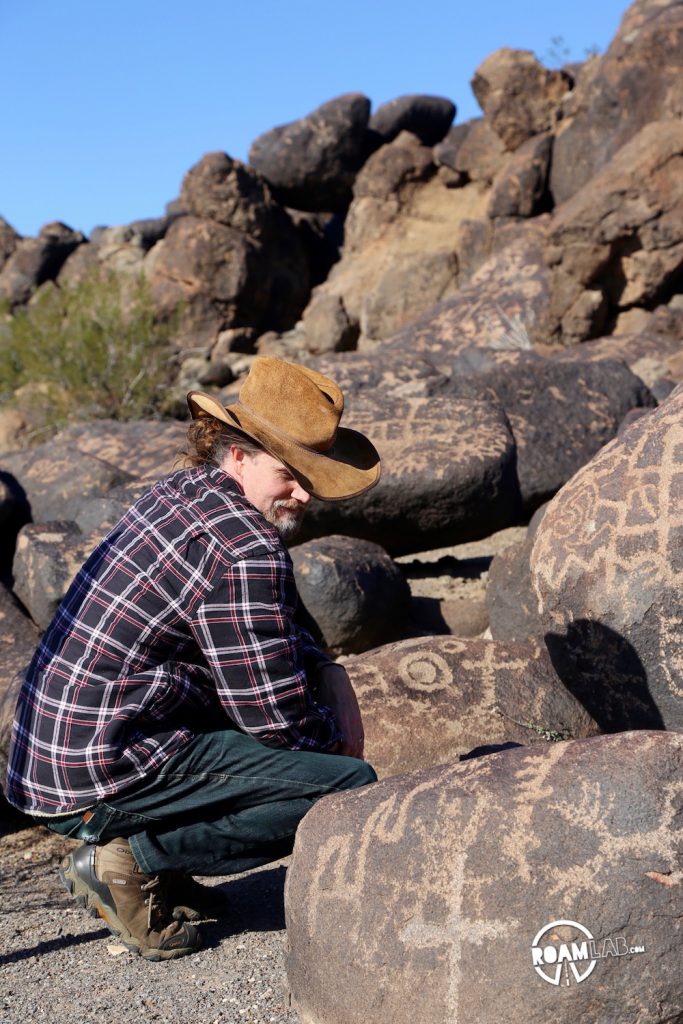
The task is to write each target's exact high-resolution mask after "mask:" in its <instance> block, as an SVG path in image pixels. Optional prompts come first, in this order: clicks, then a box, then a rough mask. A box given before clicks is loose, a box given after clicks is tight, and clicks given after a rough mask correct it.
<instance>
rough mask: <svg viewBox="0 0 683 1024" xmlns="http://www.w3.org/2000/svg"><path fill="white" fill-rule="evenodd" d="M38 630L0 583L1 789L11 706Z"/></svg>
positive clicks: (11, 715)
mask: <svg viewBox="0 0 683 1024" xmlns="http://www.w3.org/2000/svg"><path fill="white" fill-rule="evenodd" d="M39 639H40V630H39V629H38V628H37V627H36V626H35V624H34V623H33V622H32V621H31V620H30V619H29V618H28V616H27V615H24V614H23V612H22V611H21V609H20V608H19V605H18V604H17V602H16V601H15V600H14V598H13V597H12V595H11V593H10V592H9V591H8V590H6V589H5V588H4V587H2V586H0V789H1V788H2V786H3V785H4V781H5V771H6V769H7V753H8V750H9V741H10V737H11V734H12V722H13V720H14V708H15V705H16V702H17V697H18V696H19V687H20V686H21V682H22V679H23V670H24V668H25V667H26V666H27V665H28V663H29V662H30V660H31V658H32V657H33V652H34V651H35V649H36V647H37V646H38V641H39Z"/></svg>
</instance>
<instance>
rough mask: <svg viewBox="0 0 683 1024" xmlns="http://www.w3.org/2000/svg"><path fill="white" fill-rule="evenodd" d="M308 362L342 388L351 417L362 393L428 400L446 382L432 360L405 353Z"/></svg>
mask: <svg viewBox="0 0 683 1024" xmlns="http://www.w3.org/2000/svg"><path fill="white" fill-rule="evenodd" d="M307 362H310V366H311V367H312V368H313V369H314V370H317V371H318V372H319V373H323V374H325V376H326V377H331V378H332V380H333V381H335V383H336V384H338V385H339V387H340V388H341V389H342V391H343V392H344V397H345V399H346V408H347V412H346V415H347V416H348V414H349V409H350V408H353V404H354V402H355V396H356V395H359V394H361V393H368V394H372V393H373V392H375V393H376V394H379V395H393V396H395V397H404V398H406V397H408V396H414V397H418V398H425V397H426V396H427V395H429V394H431V393H432V390H433V387H434V385H435V383H436V382H437V381H442V380H444V379H445V378H444V377H443V375H442V374H440V373H439V371H438V370H437V369H436V368H435V367H434V366H433V365H432V364H431V363H430V362H429V361H428V360H426V359H423V358H422V357H421V356H410V355H407V354H404V353H397V354H396V355H392V354H390V353H389V352H386V351H382V353H381V356H380V357H379V358H378V357H377V356H373V355H366V354H364V353H362V352H336V353H334V354H330V355H324V356H318V357H317V358H315V359H311V360H310V361H307ZM344 422H346V421H344Z"/></svg>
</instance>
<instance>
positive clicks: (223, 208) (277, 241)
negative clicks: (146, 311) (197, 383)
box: [145, 153, 310, 350]
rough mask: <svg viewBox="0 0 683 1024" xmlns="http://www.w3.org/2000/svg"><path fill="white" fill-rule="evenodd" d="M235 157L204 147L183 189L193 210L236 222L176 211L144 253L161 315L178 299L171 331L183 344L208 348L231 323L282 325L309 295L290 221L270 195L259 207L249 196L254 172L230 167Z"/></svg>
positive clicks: (259, 327) (301, 252)
mask: <svg viewBox="0 0 683 1024" xmlns="http://www.w3.org/2000/svg"><path fill="white" fill-rule="evenodd" d="M213 158H216V159H215V160H214V159H213ZM235 163H236V161H232V162H231V161H230V158H229V157H227V156H225V154H220V153H218V154H210V157H207V158H204V160H203V161H201V162H200V164H198V165H197V167H196V168H193V169H192V170H191V171H190V172H189V173H188V175H187V177H186V181H185V185H184V191H187V193H188V201H189V200H190V199H191V200H192V204H193V208H194V209H206V210H207V211H211V212H212V213H213V216H214V217H216V216H219V217H222V218H223V219H224V220H227V219H228V218H229V216H230V211H232V212H233V214H234V217H235V221H236V223H237V224H238V225H239V226H238V227H232V226H228V225H227V224H225V223H223V222H222V221H219V220H217V219H207V218H206V217H202V218H200V217H195V216H186V217H179V218H178V219H177V220H175V221H174V223H173V224H172V225H171V227H170V228H169V230H168V232H167V234H166V236H165V238H164V239H163V240H162V241H161V242H158V243H157V245H155V246H154V248H153V249H152V250H151V251H150V252H149V254H148V256H147V258H146V260H145V272H146V273H147V275H148V276H149V279H150V284H151V290H152V297H153V299H154V301H155V304H156V306H157V308H158V310H159V313H160V315H161V316H162V317H171V316H172V315H173V314H174V313H175V311H176V310H177V309H178V307H179V306H180V309H181V313H180V324H179V327H178V329H177V332H176V334H177V341H178V343H179V344H180V346H181V347H182V348H184V349H187V348H200V349H201V348H204V349H206V350H210V348H211V347H212V345H213V344H214V343H215V342H216V340H217V338H218V335H219V334H220V332H221V331H222V330H225V329H226V328H230V327H253V328H255V329H256V330H266V329H268V328H275V329H277V330H283V329H285V328H287V327H289V326H291V325H292V324H293V323H295V322H296V320H297V319H298V318H299V316H300V315H301V312H302V310H303V308H304V306H305V305H306V302H307V300H308V296H309V292H310V282H309V272H308V262H307V258H306V254H305V251H304V248H303V245H302V243H301V241H300V239H299V235H298V233H297V231H296V229H295V227H294V225H293V224H292V223H291V221H290V220H289V218H288V217H287V214H286V213H285V212H284V211H283V210H279V209H277V208H276V207H275V204H274V203H273V202H272V200H269V203H270V206H268V205H267V204H266V203H265V199H264V206H263V208H262V209H261V208H260V207H259V206H258V204H257V203H256V202H255V201H254V202H252V200H253V196H252V195H251V194H250V193H249V188H250V187H252V186H253V185H254V181H253V180H252V179H254V178H255V176H254V175H253V174H251V172H250V174H251V177H250V175H249V174H247V170H248V169H246V168H243V169H242V170H239V171H236V170H235V168H234V164H235ZM243 179H246V184H245V181H244V180H243ZM254 187H255V186H254ZM240 188H242V189H243V191H244V192H246V193H247V194H246V196H245V195H243V194H242V192H240ZM262 195H263V196H266V192H263V190H262ZM266 197H267V196H266ZM243 228H250V229H253V230H254V231H256V232H257V234H256V235H252V234H249V233H247V232H246V230H243ZM268 232H271V234H268Z"/></svg>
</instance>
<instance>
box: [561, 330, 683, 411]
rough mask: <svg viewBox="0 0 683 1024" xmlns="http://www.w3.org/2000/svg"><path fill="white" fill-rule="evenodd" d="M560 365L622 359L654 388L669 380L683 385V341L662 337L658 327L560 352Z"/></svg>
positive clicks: (606, 338) (609, 336)
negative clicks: (663, 379) (660, 381)
mask: <svg viewBox="0 0 683 1024" xmlns="http://www.w3.org/2000/svg"><path fill="white" fill-rule="evenodd" d="M553 359H554V360H556V361H557V362H580V363H586V362H588V361H595V360H602V359H619V360H621V361H622V362H624V363H626V365H627V366H628V368H629V369H630V370H631V372H632V373H635V374H636V376H638V377H640V379H641V380H642V381H643V383H644V384H645V385H646V386H647V387H648V388H650V390H651V391H652V393H653V394H654V391H653V388H654V386H655V384H656V383H657V381H659V380H661V379H662V378H668V379H670V380H671V381H673V382H674V383H675V384H680V383H681V381H683V341H682V340H681V335H680V334H679V333H678V332H676V334H667V333H660V331H658V330H657V327H656V324H654V323H653V324H652V326H651V327H650V326H648V327H646V328H645V329H644V330H642V331H640V332H639V333H634V334H611V335H608V336H607V337H604V338H595V339H594V340H593V341H585V342H584V343H583V344H582V345H573V346H572V347H571V348H568V349H565V350H564V351H562V352H558V353H557V354H555V355H554V356H553Z"/></svg>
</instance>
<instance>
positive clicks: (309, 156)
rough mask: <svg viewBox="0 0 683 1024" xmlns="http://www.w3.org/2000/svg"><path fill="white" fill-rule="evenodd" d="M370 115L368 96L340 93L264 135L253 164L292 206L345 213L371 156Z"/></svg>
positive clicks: (255, 146) (256, 143) (255, 148)
mask: <svg viewBox="0 0 683 1024" xmlns="http://www.w3.org/2000/svg"><path fill="white" fill-rule="evenodd" d="M369 116H370V100H369V99H368V98H367V97H366V96H362V95H361V94H360V93H347V94H346V95H344V96H338V97H337V98H336V99H333V100H329V102H327V103H323V104H322V106H320V107H318V108H317V109H316V110H314V111H313V112H312V113H311V114H308V115H307V116H306V117H303V118H300V119H299V120H298V121H292V122H291V123H289V124H285V125H281V126H280V127H278V128H273V129H271V130H270V131H268V132H265V134H263V135H260V136H259V137H258V138H257V139H256V140H255V141H254V142H253V143H252V145H251V148H250V150H249V163H250V164H251V166H252V167H253V168H255V169H256V170H257V171H259V172H260V173H261V174H262V175H263V176H264V178H266V179H267V181H268V182H269V183H270V185H271V186H272V188H273V192H274V195H275V197H276V198H277V199H278V200H279V201H280V202H281V203H283V204H285V205H286V206H293V207H295V208H296V209H299V210H313V211H316V210H325V211H329V210H333V211H343V210H345V209H346V207H347V206H348V204H349V202H350V201H351V186H352V185H353V179H354V177H355V174H356V172H357V171H358V169H359V167H360V166H361V164H362V163H363V159H364V156H365V135H366V129H367V124H368V118H369Z"/></svg>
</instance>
